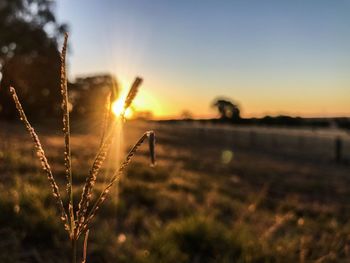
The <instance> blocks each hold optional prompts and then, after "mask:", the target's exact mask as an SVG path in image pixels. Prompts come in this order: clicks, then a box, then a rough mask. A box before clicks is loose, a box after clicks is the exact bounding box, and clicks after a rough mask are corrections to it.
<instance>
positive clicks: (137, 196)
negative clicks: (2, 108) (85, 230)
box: [0, 121, 350, 262]
mask: <svg viewBox="0 0 350 263" xmlns="http://www.w3.org/2000/svg"><path fill="white" fill-rule="evenodd" d="M197 126H198V125H197ZM146 129H153V130H155V131H156V134H157V167H156V168H151V167H149V164H148V163H149V161H148V155H147V149H146V146H144V147H143V148H142V149H141V151H140V153H139V154H138V155H137V157H136V159H135V162H134V163H133V164H132V165H131V166H130V168H129V169H128V172H127V175H126V176H125V177H123V179H122V180H121V182H120V184H119V186H118V187H117V188H114V190H113V192H112V194H111V195H112V199H110V200H109V201H108V202H107V203H106V204H105V206H104V207H103V208H102V209H101V214H99V216H98V218H97V220H96V221H95V222H94V229H93V231H92V232H91V235H90V244H89V250H88V254H89V255H88V258H89V260H90V261H91V262H309V261H316V262H346V261H347V259H348V257H349V253H350V252H349V241H350V240H349V230H350V229H349V227H350V225H349V223H348V222H349V220H348V218H349V216H350V209H349V206H350V202H349V194H350V190H349V189H350V178H349V172H350V167H349V165H347V164H344V163H343V164H339V163H336V162H335V160H334V159H332V158H328V156H327V154H325V155H323V154H320V155H317V154H316V153H314V152H313V151H315V149H313V147H311V148H312V151H311V152H310V151H308V153H309V154H308V155H307V157H306V158H304V157H303V156H298V155H297V154H295V153H294V150H293V151H291V153H290V152H289V151H288V150H287V151H286V150H285V149H287V148H288V143H291V142H290V141H293V138H292V139H290V141H288V140H285V141H283V140H282V139H279V138H280V137H278V136H274V137H268V136H267V135H266V132H267V131H268V129H267V128H265V129H262V131H261V133H262V134H264V135H265V136H267V137H266V138H265V140H267V141H268V142H269V143H276V147H275V148H272V149H271V147H265V143H264V141H259V140H258V139H257V140H256V141H255V142H254V145H253V146H252V145H250V143H251V142H249V140H248V141H246V140H247V138H249V136H251V135H250V134H251V133H250V130H249V131H245V130H244V128H240V127H237V128H235V129H231V128H226V129H225V128H208V127H205V126H204V127H203V126H201V127H196V126H193V125H191V124H188V123H187V124H184V123H182V124H164V123H157V122H140V121H138V122H137V121H131V122H129V123H128V124H127V125H126V127H125V130H124V136H125V138H126V140H125V143H124V146H125V149H128V147H129V146H130V145H131V144H132V143H133V142H134V141H135V139H136V138H137V137H138V136H139V135H141V134H142V133H143V131H144V130H146ZM37 131H38V133H39V135H40V136H41V137H42V140H43V144H44V147H46V153H47V156H48V159H49V161H50V162H51V163H52V166H53V169H54V171H55V172H56V178H57V180H58V181H59V182H60V185H61V189H64V185H63V184H64V173H63V171H64V167H63V163H62V162H61V161H59V160H62V158H61V156H62V153H63V139H62V137H61V136H60V132H59V131H57V130H52V129H50V128H48V127H47V126H39V127H38V129H37ZM75 131H76V133H74V129H73V151H72V154H73V167H74V169H73V170H74V183H76V185H79V184H82V183H83V182H84V180H85V179H84V178H85V176H86V174H85V173H86V171H87V170H88V168H89V164H91V161H92V159H93V157H94V153H95V151H96V149H97V147H98V143H99V140H98V133H99V131H98V129H90V130H86V131H83V130H81V128H79V127H78V128H76V129H75ZM254 132H255V133H256V134H257V136H259V135H260V131H259V130H257V129H256V130H254ZM283 132H284V131H283V129H282V130H281V131H279V130H278V129H275V130H273V131H271V133H269V135H270V136H271V134H276V133H277V134H279V133H281V134H283ZM0 133H1V134H0V136H1V138H6V140H4V139H2V140H1V155H0V157H1V159H0V160H1V162H0V163H1V166H0V169H1V175H2V176H1V199H0V200H1V203H0V210H1V213H0V214H1V216H0V220H1V229H0V232H1V233H2V239H1V242H0V251H1V253H0V255H1V256H0V258H1V261H2V262H66V261H65V260H68V259H66V258H67V256H66V254H67V251H68V247H67V243H66V237H65V233H63V230H62V229H61V227H60V225H59V224H60V223H59V221H58V219H57V215H56V211H55V209H54V208H55V207H54V205H53V200H52V197H51V193H50V191H49V188H48V187H47V184H48V182H47V179H46V178H45V176H44V174H43V173H42V172H41V170H40V168H39V162H38V161H37V160H36V156H35V154H34V153H33V151H32V144H31V142H30V139H29V136H28V135H27V134H26V133H25V131H24V130H23V127H21V126H20V123H19V122H17V123H15V124H14V123H12V124H9V123H6V122H2V123H1V131H0ZM300 133H301V135H302V136H307V134H308V133H317V131H301V132H300ZM296 134H298V133H296ZM280 136H282V135H280ZM283 136H286V135H283ZM342 136H344V138H347V137H346V136H348V135H346V134H342ZM245 137H247V138H245ZM257 138H258V137H257ZM271 138H275V139H276V141H275V142H270V141H269V140H270V139H271ZM281 138H282V137H281ZM347 139H348V138H347ZM307 143H308V141H307V140H305V145H304V147H305V149H306V150H307V149H310V146H308V144H307ZM322 144H323V142H322ZM319 149H322V147H319ZM306 150H301V152H304V153H306V152H307V151H306ZM345 150H347V151H348V150H349V149H348V148H346V149H345ZM289 154H290V155H289ZM313 154H314V156H313V157H314V158H309V157H312V155H313ZM319 156H322V157H323V158H319ZM327 158H328V159H327ZM115 163H116V160H115V158H114V159H111V160H109V161H107V166H106V167H105V172H106V173H105V174H106V175H105V176H106V177H108V174H109V173H110V170H111V169H113V167H115V166H116V164H115ZM105 176H101V177H100V178H99V179H98V181H99V183H98V186H97V187H96V188H97V189H101V187H102V185H103V183H104V181H105V180H106V177H105ZM75 189H80V187H76V188H75ZM67 262H68V261H67Z"/></svg>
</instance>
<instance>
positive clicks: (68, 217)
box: [10, 34, 155, 263]
mask: <svg viewBox="0 0 350 263" xmlns="http://www.w3.org/2000/svg"><path fill="white" fill-rule="evenodd" d="M67 40H68V34H65V38H64V44H63V48H62V52H61V63H62V65H61V93H62V109H63V133H64V142H65V150H64V163H65V175H66V180H67V184H66V189H67V196H68V200H69V201H68V209H67V211H68V212H67V211H66V209H65V207H64V204H63V200H62V198H61V195H60V191H59V188H58V185H57V183H56V181H55V178H54V176H53V174H52V171H51V167H50V165H49V163H48V161H47V158H46V155H45V152H44V150H43V148H42V146H41V143H40V140H39V137H38V135H37V134H36V132H35V131H34V129H33V128H32V126H31V124H30V123H29V121H28V120H27V117H26V115H25V112H24V110H23V108H22V105H21V103H20V101H19V99H18V97H17V94H16V91H15V89H14V88H13V87H11V88H10V91H11V94H12V97H13V99H14V102H15V104H16V108H17V110H18V113H19V115H20V119H21V120H22V121H23V123H24V125H25V127H26V128H27V130H28V132H29V134H30V136H31V138H32V140H33V142H34V146H35V148H36V152H37V155H38V158H39V159H40V161H41V164H42V168H43V170H44V171H45V172H46V174H47V176H48V179H49V182H50V184H51V187H52V190H53V196H54V198H55V199H56V202H57V204H58V209H59V211H60V213H61V216H60V218H61V220H62V221H63V222H64V228H65V229H66V230H67V232H68V235H69V238H70V240H71V244H72V245H71V247H72V263H75V262H76V261H77V241H78V239H79V237H80V236H81V235H83V234H85V239H84V247H83V262H86V249H87V240H88V233H89V231H90V227H91V221H92V219H93V218H94V216H95V215H96V213H97V210H98V209H99V208H100V206H101V204H102V203H103V202H104V201H105V200H106V198H107V197H108V193H109V191H110V189H111V187H112V186H113V185H114V184H115V183H116V182H117V181H118V180H119V179H120V176H121V174H122V173H123V172H124V171H125V169H126V168H127V166H128V165H129V163H130V162H131V159H132V157H133V156H134V154H135V153H136V151H137V149H138V148H139V147H140V145H141V144H142V143H143V142H144V140H145V139H147V138H148V140H149V147H150V152H151V162H152V164H154V163H155V151H154V145H155V136H154V132H153V131H148V132H146V133H145V134H144V135H143V136H142V137H141V138H140V139H139V140H138V141H137V142H136V144H135V145H134V146H133V147H132V149H131V151H130V152H129V153H128V154H127V156H126V158H125V161H124V162H123V163H122V165H121V166H120V167H119V168H118V169H117V170H116V171H115V172H114V174H113V175H112V177H111V179H110V182H109V183H108V184H107V186H106V187H105V188H104V189H103V190H102V191H101V194H100V196H99V197H98V198H97V200H96V201H95V203H94V205H92V208H91V209H90V211H89V205H90V201H91V192H92V190H93V187H94V185H95V182H96V179H97V176H98V175H99V172H100V169H101V167H102V165H103V163H104V160H105V159H106V157H107V154H108V151H109V148H110V146H111V144H112V141H113V135H114V131H115V126H116V125H117V122H116V121H115V120H113V118H111V114H110V105H111V102H110V96H109V97H108V103H109V106H108V109H109V112H108V113H107V114H105V116H106V117H105V121H106V123H104V124H103V132H102V138H101V146H100V149H99V150H98V153H97V155H96V157H95V160H94V162H93V165H92V168H91V170H90V172H89V175H88V176H87V178H86V182H85V185H84V187H83V191H82V195H81V199H80V202H79V205H78V207H77V209H76V208H75V207H74V191H73V183H72V181H73V175H72V164H71V163H72V161H71V159H72V158H71V142H70V123H69V101H68V89H67V74H66V64H65V62H66V50H67ZM141 83H142V79H141V78H139V77H137V78H136V79H135V81H134V83H133V84H132V86H131V88H130V91H129V93H128V96H127V97H126V99H125V102H124V108H123V112H122V114H121V116H118V118H121V119H124V113H125V111H126V110H127V109H128V108H129V107H130V105H131V104H132V101H133V100H134V98H135V96H136V94H137V91H138V88H139V86H140V85H141Z"/></svg>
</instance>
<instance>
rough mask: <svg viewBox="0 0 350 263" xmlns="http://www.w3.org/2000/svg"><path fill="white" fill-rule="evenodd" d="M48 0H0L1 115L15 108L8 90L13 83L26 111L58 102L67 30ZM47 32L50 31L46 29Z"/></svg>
mask: <svg viewBox="0 0 350 263" xmlns="http://www.w3.org/2000/svg"><path fill="white" fill-rule="evenodd" d="M53 5H54V1H51V0H1V1H0V70H1V75H0V79H1V84H0V115H1V116H2V117H7V118H12V117H13V116H14V115H15V114H16V112H15V109H14V107H13V103H12V101H10V96H9V94H8V88H9V86H10V85H13V86H15V87H16V89H17V92H18V94H19V96H20V97H21V101H22V103H23V106H24V107H25V108H26V112H27V113H28V115H32V117H38V118H40V117H42V116H45V115H46V114H52V113H55V112H56V111H57V110H58V109H59V107H60V105H59V99H60V94H59V77H60V74H59V72H60V56H59V55H60V54H59V52H58V49H57V42H58V41H59V39H60V37H61V36H62V32H63V31H65V30H66V26H65V25H60V24H58V23H57V22H56V20H55V16H54V13H53ZM48 32H49V33H48Z"/></svg>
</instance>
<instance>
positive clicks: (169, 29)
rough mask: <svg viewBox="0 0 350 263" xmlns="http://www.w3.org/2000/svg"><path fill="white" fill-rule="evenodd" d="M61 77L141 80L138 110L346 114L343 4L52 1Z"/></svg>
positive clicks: (347, 18) (347, 21) (349, 60)
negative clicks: (229, 108) (60, 34)
mask: <svg viewBox="0 0 350 263" xmlns="http://www.w3.org/2000/svg"><path fill="white" fill-rule="evenodd" d="M56 11H57V15H58V19H59V21H60V22H66V23H68V24H69V26H70V45H71V53H70V59H69V65H70V66H69V71H70V75H71V77H75V76H78V75H85V74H93V73H103V72H110V73H114V74H116V75H117V77H118V78H120V79H121V80H122V81H123V83H127V82H131V81H132V80H133V78H134V77H135V76H136V75H140V76H142V77H143V78H144V80H145V81H144V87H143V93H141V94H140V97H141V98H140V99H139V100H141V101H140V102H139V105H140V108H144V109H147V108H148V109H151V110H153V111H154V113H155V114H156V116H158V117H167V116H176V115H179V114H180V113H181V111H183V110H190V111H191V112H192V113H193V114H194V115H195V116H198V117H211V116H215V111H213V109H210V107H209V106H210V103H211V102H212V101H213V99H214V98H215V97H217V96H225V97H229V98H232V99H234V100H235V101H237V102H239V104H240V105H241V107H242V110H243V114H244V116H262V115H264V114H271V115H277V114H291V115H301V116H339V115H347V116H349V115H350V15H349V14H350V1H349V0H337V1H334V0H327V1H325V0H314V1H311V0H293V1H283V0H282V1H281V0H275V1H268V0H266V1H261V0H260V1H259V0H257V1H253V0H251V1H250V0H242V1H234V0H231V1H223V0H222V1H214V0H213V1H205V0H204V1H203V0H202V1H199V0H198V1H194V0H193V1H190V0H189V1H182V0H177V1H175V0H174V1H159V0H143V1H141V0H139V1H134V0H129V1H119V0H113V1H112V0H100V1H97V0H84V1H83V0H74V1H72V0H59V1H58V2H57V6H56Z"/></svg>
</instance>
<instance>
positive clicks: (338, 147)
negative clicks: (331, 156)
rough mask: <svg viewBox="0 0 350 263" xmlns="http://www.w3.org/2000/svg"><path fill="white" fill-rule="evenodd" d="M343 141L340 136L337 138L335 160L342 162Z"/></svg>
mask: <svg viewBox="0 0 350 263" xmlns="http://www.w3.org/2000/svg"><path fill="white" fill-rule="evenodd" d="M342 152H343V142H342V140H341V138H340V137H337V138H336V139H335V161H336V162H337V163H340V162H341V161H342Z"/></svg>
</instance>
